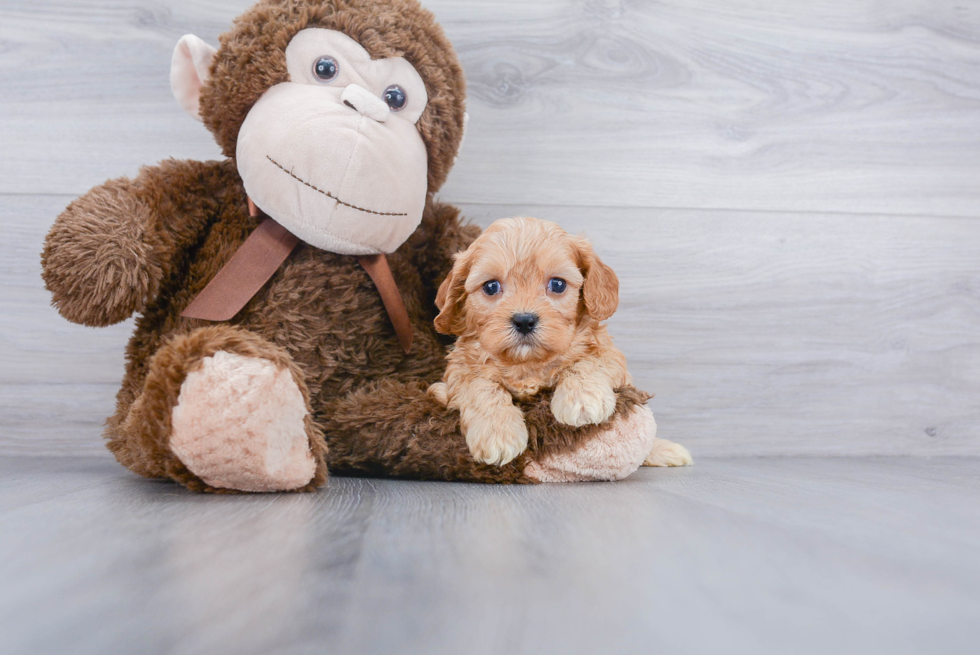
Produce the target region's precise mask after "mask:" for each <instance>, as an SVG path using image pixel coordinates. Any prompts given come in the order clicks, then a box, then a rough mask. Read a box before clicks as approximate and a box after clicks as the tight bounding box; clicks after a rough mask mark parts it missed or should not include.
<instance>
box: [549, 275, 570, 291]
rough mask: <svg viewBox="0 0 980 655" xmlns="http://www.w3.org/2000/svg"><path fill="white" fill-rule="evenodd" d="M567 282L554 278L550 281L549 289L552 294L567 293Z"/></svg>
mask: <svg viewBox="0 0 980 655" xmlns="http://www.w3.org/2000/svg"><path fill="white" fill-rule="evenodd" d="M566 286H567V285H566V284H565V280H563V279H561V278H560V277H553V278H551V280H549V281H548V289H549V290H550V291H551V293H565V287H566Z"/></svg>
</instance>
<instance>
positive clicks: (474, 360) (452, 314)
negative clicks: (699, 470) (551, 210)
mask: <svg viewBox="0 0 980 655" xmlns="http://www.w3.org/2000/svg"><path fill="white" fill-rule="evenodd" d="M436 305H437V306H438V307H439V309H440V313H439V316H437V317H436V320H435V326H436V329H437V330H438V331H439V332H442V333H444V334H454V335H456V336H457V337H458V339H457V341H456V345H455V347H454V348H453V350H452V351H451V352H450V354H449V356H448V362H449V363H448V366H447V369H446V374H445V376H444V378H443V381H442V382H438V383H436V384H434V385H432V386H431V387H430V388H429V392H430V393H431V394H433V395H434V396H435V397H436V398H437V399H439V400H440V401H441V402H443V403H444V404H446V405H448V406H449V407H450V408H453V409H458V410H459V412H460V418H461V423H462V429H463V433H464V434H465V435H466V444H467V445H468V446H469V449H470V452H471V453H472V454H473V457H474V458H475V459H476V460H478V461H480V462H484V463H487V464H506V463H507V462H509V461H511V460H512V459H514V458H515V457H517V456H518V455H520V454H521V453H522V452H523V451H524V449H525V448H526V447H527V442H528V434H527V428H526V426H525V425H524V416H523V414H522V413H521V410H520V409H519V408H518V407H517V406H516V405H514V398H519V399H523V398H527V397H530V396H534V395H536V394H537V393H539V392H540V391H542V390H544V389H554V394H553V396H552V400H551V411H552V412H553V413H554V415H555V418H556V419H558V421H560V422H562V423H564V424H566V425H572V426H582V425H587V424H598V423H602V422H603V421H605V420H606V419H608V418H609V417H610V416H611V415H612V413H613V410H614V409H615V405H616V396H615V393H614V389H617V388H619V387H621V386H623V385H625V384H629V383H631V378H630V374H629V372H628V371H627V370H626V358H625V357H624V356H623V353H621V352H620V351H619V350H617V349H616V348H615V347H614V346H613V343H612V339H611V338H610V337H609V334H608V332H607V331H606V328H605V326H604V325H602V321H604V320H606V319H607V318H609V317H610V316H612V314H613V312H615V311H616V307H617V306H618V305H619V279H618V278H617V277H616V273H614V272H613V270H612V269H611V268H609V267H608V266H606V265H605V264H604V263H602V261H601V260H600V259H599V258H598V257H597V256H596V254H595V252H594V251H593V250H592V246H591V244H590V243H589V242H588V241H587V240H586V239H584V238H582V237H577V236H572V235H569V234H568V233H566V232H565V231H564V230H562V229H561V228H560V227H558V226H557V225H556V224H554V223H551V222H549V221H543V220H539V219H536V218H506V219H502V220H499V221H496V222H495V223H494V224H493V225H491V226H490V227H489V228H487V229H486V231H484V232H483V234H482V235H481V236H480V237H479V238H478V239H477V240H476V241H474V242H473V243H472V244H471V245H470V247H469V248H468V249H467V250H466V251H465V252H462V253H460V254H458V255H456V261H455V265H454V266H453V270H452V271H451V272H450V274H449V277H447V278H446V280H445V281H444V282H443V283H442V285H441V286H440V287H439V293H438V296H437V298H436ZM646 463H647V464H648V465H651V466H679V465H684V464H689V463H691V459H690V455H689V454H688V453H687V451H686V450H685V449H684V448H683V446H679V445H677V444H673V443H671V442H669V441H664V440H662V439H658V440H657V443H656V445H655V447H654V450H653V452H651V454H650V457H648V458H647V462H646Z"/></svg>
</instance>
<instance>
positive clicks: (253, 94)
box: [42, 0, 676, 492]
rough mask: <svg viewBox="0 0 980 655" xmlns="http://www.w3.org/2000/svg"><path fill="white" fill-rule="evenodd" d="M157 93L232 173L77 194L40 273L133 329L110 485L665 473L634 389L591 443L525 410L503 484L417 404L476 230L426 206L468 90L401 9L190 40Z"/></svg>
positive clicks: (440, 410) (311, 15) (359, 3)
mask: <svg viewBox="0 0 980 655" xmlns="http://www.w3.org/2000/svg"><path fill="white" fill-rule="evenodd" d="M171 85H172V88H173V91H174V94H175V96H176V97H177V100H178V102H179V103H180V104H181V105H182V106H183V108H184V109H186V110H187V111H188V112H189V113H190V114H191V115H192V116H194V117H196V118H198V119H200V120H202V121H203V122H204V124H205V126H206V127H207V128H208V129H209V130H210V131H211V133H212V134H213V135H214V137H215V139H216V140H217V142H218V144H219V145H220V147H221V149H222V151H223V153H224V155H225V156H226V157H227V158H226V159H225V160H223V161H211V162H197V161H175V160H167V161H164V162H162V163H161V164H159V165H158V166H154V167H146V168H143V169H142V171H141V172H140V174H139V175H138V176H137V177H136V178H135V179H127V178H120V179H116V180H112V181H109V182H107V183H105V184H103V185H102V186H99V187H96V188H94V189H92V190H91V191H89V192H88V193H87V194H85V195H84V196H82V197H81V198H79V199H77V200H75V201H74V202H72V203H71V204H70V205H69V206H68V208H67V209H66V210H65V211H64V213H62V214H61V215H60V216H59V217H58V219H57V220H56V222H55V224H54V226H53V227H52V228H51V231H50V233H49V234H48V236H47V239H46V241H45V245H44V251H43V253H42V264H43V276H44V280H45V283H46V286H47V288H48V289H49V290H50V291H51V293H52V295H53V304H54V305H55V307H56V308H57V309H58V311H59V312H60V313H61V314H62V315H63V316H64V317H65V318H67V319H68V320H70V321H73V322H76V323H81V324H83V325H89V326H105V325H110V324H112V323H117V322H120V321H123V320H125V319H126V318H128V317H129V316H131V315H133V314H134V313H135V314H136V315H137V319H136V328H135V333H134V335H133V336H132V338H131V340H130V342H129V345H128V347H127V350H126V373H125V377H124V379H123V382H122V388H121V389H120V390H119V393H118V396H117V404H116V412H115V414H114V415H113V416H112V417H110V418H109V419H108V421H107V428H106V438H107V442H108V447H109V449H110V450H111V451H112V453H113V454H114V455H115V456H116V458H117V459H118V460H119V462H120V463H122V464H123V465H124V466H126V467H127V468H129V469H131V470H132V471H135V472H136V473H138V474H140V475H143V476H147V477H154V478H170V479H172V480H175V481H176V482H178V483H180V484H182V485H184V486H186V487H188V488H189V489H192V490H196V491H208V492H261V491H308V490H312V489H315V488H317V487H319V486H321V485H323V484H324V482H325V481H326V479H327V471H328V469H329V470H330V471H331V472H333V473H335V474H347V475H372V476H391V477H403V478H416V479H440V480H461V481H477V482H497V483H500V482H517V483H530V482H540V481H558V480H603V479H618V478H621V477H624V476H625V475H628V474H629V473H631V472H632V471H634V470H635V469H636V468H637V467H638V466H639V465H640V464H641V463H642V462H643V461H644V459H645V458H646V457H647V456H648V455H650V457H651V458H652V460H657V457H659V458H660V459H661V460H664V461H661V462H659V463H671V462H670V461H668V460H670V458H671V455H670V453H667V454H666V455H665V454H664V453H663V452H661V453H660V455H657V448H656V445H655V442H654V432H655V425H654V422H653V416H652V415H651V414H650V411H649V410H648V409H647V408H646V406H645V402H646V400H647V399H648V396H647V395H646V394H644V393H642V392H640V391H637V390H636V389H633V388H630V387H627V388H623V389H620V390H619V391H618V394H617V396H618V400H617V406H616V411H615V413H614V415H613V416H612V418H610V419H609V420H608V421H607V422H605V423H604V424H602V425H590V426H586V427H581V428H572V427H569V426H565V425H561V424H559V423H557V422H556V421H555V419H554V417H553V416H552V415H551V412H550V410H549V399H548V397H547V395H545V396H544V397H541V398H539V399H536V400H535V401H533V402H526V403H523V404H522V405H521V408H522V410H523V411H524V413H525V415H526V418H527V425H528V431H529V435H530V442H529V446H528V449H527V450H526V451H525V452H524V453H523V454H521V455H520V456H519V457H517V458H516V459H514V460H512V461H510V462H507V463H506V464H504V465H501V466H491V465H487V464H483V463H480V462H477V461H474V459H473V458H472V457H471V456H470V453H469V451H468V449H467V447H466V444H465V441H464V439H463V437H462V436H461V434H460V429H459V416H458V414H456V413H455V412H451V411H449V410H447V409H446V408H445V407H443V406H442V405H441V404H440V403H438V402H437V401H436V400H435V399H433V398H431V397H429V396H427V395H426V391H425V390H426V387H427V386H428V385H429V384H431V383H433V382H436V381H438V380H439V379H440V378H441V376H442V372H443V370H444V368H445V357H446V352H447V347H448V346H449V345H450V341H448V340H447V337H444V336H440V335H439V334H437V333H436V331H435V329H434V328H433V324H432V323H433V319H434V317H435V315H436V314H437V309H436V306H435V298H436V293H437V290H438V287H439V283H440V282H441V281H442V279H443V278H445V276H446V274H447V273H448V272H449V270H450V269H451V267H452V258H453V255H454V253H457V252H459V251H461V250H463V249H465V248H466V247H467V245H468V244H469V243H470V242H471V241H472V240H473V239H474V238H475V237H476V235H477V234H478V233H479V229H478V228H477V227H475V226H472V225H464V224H462V223H461V222H460V220H459V212H458V210H457V209H455V208H454V207H452V206H449V205H446V204H442V203H439V202H436V201H435V200H433V194H434V193H435V192H436V191H437V190H438V189H439V187H440V186H441V185H442V183H443V182H444V181H445V179H446V176H447V174H448V173H449V169H450V167H451V166H452V164H453V162H454V160H455V157H456V153H457V150H458V148H459V145H460V141H461V139H462V136H463V128H464V100H465V85H464V80H463V73H462V70H461V68H460V65H459V62H458V61H457V59H456V55H455V53H454V52H453V49H452V46H451V45H450V43H449V42H448V40H447V39H446V37H445V35H444V34H443V32H442V29H441V28H440V27H439V26H438V24H437V23H436V22H435V21H434V19H433V17H432V15H431V14H430V13H429V12H428V11H426V10H424V9H422V8H421V7H420V6H419V5H418V3H417V2H416V0H262V1H260V2H259V3H258V4H256V5H255V6H254V7H253V8H252V9H250V10H248V11H247V12H246V13H245V14H243V15H242V16H241V17H239V18H238V19H237V20H236V21H235V23H234V25H233V27H232V29H231V31H229V32H228V33H226V34H224V35H223V36H222V37H221V38H220V47H219V48H217V49H215V48H213V47H211V46H210V45H208V44H206V43H205V42H204V41H202V40H201V39H199V38H197V37H194V36H185V37H184V38H182V39H181V40H180V42H179V43H178V45H177V48H176V50H175V52H174V56H173V62H172V70H171ZM664 443H665V444H666V443H669V442H664ZM651 450H653V454H652V455H651ZM665 458H666V459H665ZM654 463H656V462H654ZM675 463H676V462H675Z"/></svg>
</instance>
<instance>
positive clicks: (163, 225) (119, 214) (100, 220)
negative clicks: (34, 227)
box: [41, 160, 241, 327]
mask: <svg viewBox="0 0 980 655" xmlns="http://www.w3.org/2000/svg"><path fill="white" fill-rule="evenodd" d="M227 168H228V162H206V163H205V162H195V161H175V160H167V161H165V162H163V163H161V164H160V165H159V166H153V167H145V168H143V169H142V170H141V171H140V174H139V175H138V176H137V177H136V178H135V179H132V180H130V179H128V178H119V179H116V180H110V181H109V182H106V183H105V184H103V185H102V186H98V187H95V188H94V189H92V190H91V191H89V192H88V193H86V194H85V195H84V196H82V197H80V198H78V199H77V200H75V201H74V202H72V203H71V204H70V205H69V206H68V208H67V209H66V210H65V211H64V212H62V214H61V215H60V216H59V217H58V218H57V220H56V221H55V223H54V225H53V226H52V228H51V231H50V232H49V233H48V236H47V238H46V239H45V242H44V250H43V252H42V254H41V265H42V269H43V270H42V276H43V278H44V282H45V286H46V287H47V288H48V290H49V291H51V293H52V296H53V299H52V302H53V304H54V305H55V307H56V308H57V309H58V311H59V312H60V313H61V315H62V316H64V317H65V318H67V319H68V320H69V321H72V322H75V323H82V324H84V325H92V326H99V327H101V326H105V325H111V324H112V323H118V322H119V321H123V320H125V319H126V318H128V317H129V316H130V315H131V314H132V313H133V312H138V311H141V310H142V309H143V308H144V307H145V306H146V304H147V303H148V302H149V301H151V300H152V299H153V298H155V297H156V295H157V293H158V291H159V289H160V284H161V282H162V281H163V280H164V279H166V278H167V276H169V275H170V274H171V273H172V272H173V271H174V270H175V268H177V267H179V265H180V261H181V259H182V258H183V257H184V256H185V254H186V252H187V250H188V249H189V248H190V247H191V246H193V245H194V244H195V243H197V242H198V241H199V239H200V236H201V233H202V231H203V230H204V229H205V228H206V226H207V225H208V223H209V222H210V221H211V220H213V219H214V217H215V216H216V214H217V213H218V211H219V208H220V207H221V206H222V204H223V201H224V200H225V198H223V196H228V195H229V194H231V195H235V194H240V193H241V190H240V183H237V184H229V183H228V182H229V175H228V170H226V169H227ZM230 179H232V180H237V176H232V177H231V178H230Z"/></svg>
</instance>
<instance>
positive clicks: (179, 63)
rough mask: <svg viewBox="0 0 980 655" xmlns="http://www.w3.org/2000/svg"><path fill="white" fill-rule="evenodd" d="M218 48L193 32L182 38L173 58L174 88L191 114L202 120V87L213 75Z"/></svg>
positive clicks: (177, 96) (171, 78) (172, 80)
mask: <svg viewBox="0 0 980 655" xmlns="http://www.w3.org/2000/svg"><path fill="white" fill-rule="evenodd" d="M216 52H217V49H215V48H213V47H212V46H210V45H208V44H207V43H205V42H204V41H203V40H201V39H200V38H198V37H196V36H194V35H193V34H187V35H185V36H182V37H180V41H178V42H177V47H176V48H174V57H173V59H172V60H171V61H170V88H171V89H173V92H174V97H175V98H177V102H179V103H180V106H181V107H183V108H184V111H186V112H187V113H188V114H190V115H191V116H193V117H194V118H196V119H197V120H202V119H201V112H200V107H199V101H200V98H201V87H202V86H204V84H205V83H206V82H207V81H208V78H209V77H210V76H211V62H212V61H213V60H214V54H215V53H216Z"/></svg>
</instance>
